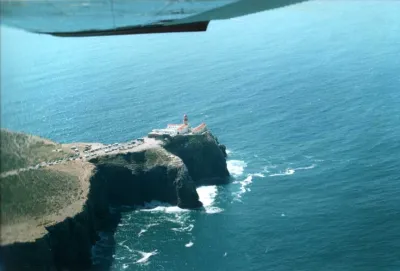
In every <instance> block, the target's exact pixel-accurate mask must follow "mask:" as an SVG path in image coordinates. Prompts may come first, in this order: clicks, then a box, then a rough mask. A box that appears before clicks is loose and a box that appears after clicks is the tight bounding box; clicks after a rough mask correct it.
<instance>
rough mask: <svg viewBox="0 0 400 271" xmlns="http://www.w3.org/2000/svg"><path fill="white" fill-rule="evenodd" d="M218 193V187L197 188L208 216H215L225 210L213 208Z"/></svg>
mask: <svg viewBox="0 0 400 271" xmlns="http://www.w3.org/2000/svg"><path fill="white" fill-rule="evenodd" d="M217 193H218V190H217V186H216V185H210V186H201V187H198V188H197V194H199V199H200V201H201V202H202V203H203V207H204V208H205V210H206V213H208V214H215V213H220V212H222V211H223V209H221V208H218V207H216V206H213V205H214V202H215V197H216V196H217Z"/></svg>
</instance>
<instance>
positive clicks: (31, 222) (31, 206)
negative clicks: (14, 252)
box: [0, 129, 93, 244]
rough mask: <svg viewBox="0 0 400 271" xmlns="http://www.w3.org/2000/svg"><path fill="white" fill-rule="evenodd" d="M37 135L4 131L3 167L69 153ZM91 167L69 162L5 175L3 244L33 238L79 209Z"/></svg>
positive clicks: (2, 188)
mask: <svg viewBox="0 0 400 271" xmlns="http://www.w3.org/2000/svg"><path fill="white" fill-rule="evenodd" d="M58 148H62V146H61V145H60V144H57V143H54V142H51V141H49V140H46V139H41V138H39V137H36V136H30V135H24V134H21V133H14V132H10V131H6V130H3V129H2V130H1V168H2V172H6V171H9V170H13V169H17V168H23V167H27V166H31V165H35V164H38V163H39V162H44V161H53V160H56V159H61V158H63V157H66V156H69V155H70V152H69V150H68V148H64V151H63V152H54V151H53V150H54V149H58ZM92 170H93V167H92V166H91V164H89V163H84V162H81V161H69V162H66V163H63V164H59V165H53V166H51V167H46V168H41V169H36V170H29V171H23V172H17V173H16V174H12V175H9V176H5V177H2V178H1V182H0V194H1V198H0V199H1V202H0V204H1V231H2V232H3V233H4V234H5V235H2V237H1V243H2V244H5V243H12V242H15V241H20V242H21V241H26V240H34V239H36V238H38V237H40V236H42V235H43V234H44V233H45V232H46V231H45V229H44V225H45V224H48V223H52V222H57V221H61V220H63V219H65V217H67V216H73V215H74V214H76V213H77V212H80V210H81V207H82V206H83V204H84V202H85V200H86V195H87V192H88V185H89V182H88V179H89V178H90V175H91V172H92Z"/></svg>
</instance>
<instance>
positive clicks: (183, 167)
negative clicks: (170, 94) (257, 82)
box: [0, 132, 229, 270]
mask: <svg viewBox="0 0 400 271" xmlns="http://www.w3.org/2000/svg"><path fill="white" fill-rule="evenodd" d="M19 136H20V134H19ZM148 142H149V143H147V144H146V140H145V142H144V143H143V144H141V145H138V146H137V147H135V148H131V149H127V148H125V147H123V148H122V147H121V149H120V150H114V151H113V152H112V153H110V154H109V153H105V152H104V153H101V154H99V155H96V156H95V157H93V158H91V159H90V160H86V159H82V158H80V159H77V160H73V161H71V160H67V161H65V162H60V164H57V165H53V166H47V167H45V168H35V169H29V170H28V171H19V170H18V169H17V170H14V169H13V171H12V172H11V173H8V172H6V173H5V174H3V175H2V183H1V184H2V187H1V188H2V189H1V193H2V195H1V196H2V197H1V199H2V206H5V207H6V209H4V208H2V209H3V210H6V213H3V212H2V221H1V222H2V225H1V226H2V236H1V245H2V246H1V248H0V252H1V261H0V264H3V266H0V268H1V267H3V269H4V270H33V269H34V270H88V269H89V268H90V266H91V259H90V255H91V247H92V245H93V244H94V243H95V242H96V240H98V232H99V231H103V230H106V231H110V232H113V231H115V229H116V227H117V225H118V222H119V221H118V219H119V218H118V216H116V217H113V216H112V215H111V214H110V212H109V207H110V205H117V206H118V205H142V204H144V203H145V202H149V201H151V200H158V201H161V202H167V203H170V204H172V205H178V206H179V207H181V208H198V207H201V206H202V203H201V202H200V201H199V196H198V194H197V191H196V187H197V186H199V185H203V184H222V183H226V182H227V181H228V177H229V172H228V170H227V167H226V160H225V158H226V152H225V147H224V146H223V145H220V144H219V143H218V140H217V139H216V138H215V137H214V136H213V135H212V134H211V133H208V132H207V133H205V134H202V135H186V136H177V137H174V138H169V139H167V140H165V141H157V142H153V141H150V140H149V141H148ZM35 144H36V143H35ZM46 144H47V143H46ZM48 144H49V150H50V149H52V148H51V146H53V145H54V144H55V143H51V142H50V143H48ZM46 146H47V145H46ZM2 148H3V146H2ZM51 154H53V152H52V153H51ZM41 155H42V156H43V155H44V156H46V157H47V156H49V155H50V154H49V155H48V154H47V153H45V154H41ZM2 159H3V157H2ZM5 159H6V157H5ZM38 161H39V162H40V161H41V160H40V159H39V160H38ZM24 166H25V165H24ZM67 177H68V178H67ZM54 178H56V179H54ZM63 178H66V179H65V181H66V182H68V183H70V185H69V186H65V187H67V188H68V189H67V190H65V188H63V187H64V186H63V185H64V184H63V182H62V181H63V180H64V179H63ZM55 181H57V182H55ZM26 184H29V185H30V187H31V188H29V189H31V191H34V193H31V194H30V195H29V197H27V199H26V200H25V199H24V200H21V201H20V202H18V204H14V203H15V201H16V200H17V198H18V195H19V194H20V193H19V192H21V189H27V188H26ZM54 185H56V186H57V187H54ZM37 187H40V189H35V188H37ZM60 189H61V190H63V191H64V194H62V193H60ZM4 191H7V193H8V194H7V195H3V192H4ZM24 193H25V192H24ZM70 194H71V195H70ZM66 195H67V196H68V197H65V196H66ZM5 198H6V199H7V202H4V199H5ZM54 199H58V200H56V202H54ZM59 201H62V202H59ZM4 203H5V204H4ZM53 204H54V205H53ZM50 207H51V208H50ZM20 210H24V212H22V213H19V212H20ZM15 213H19V216H17V217H15ZM11 218H12V219H11ZM5 230H6V232H7V234H8V235H7V238H5V236H4V235H3V233H4V232H5Z"/></svg>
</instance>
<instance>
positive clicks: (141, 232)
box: [138, 229, 147, 237]
mask: <svg viewBox="0 0 400 271" xmlns="http://www.w3.org/2000/svg"><path fill="white" fill-rule="evenodd" d="M146 231H147V229H141V230H140V232H139V233H138V237H140V236H142V234H143V233H145V232H146Z"/></svg>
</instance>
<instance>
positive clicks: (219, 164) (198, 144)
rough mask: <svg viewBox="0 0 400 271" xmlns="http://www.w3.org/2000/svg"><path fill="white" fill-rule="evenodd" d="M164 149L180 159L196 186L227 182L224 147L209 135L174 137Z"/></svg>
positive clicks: (227, 174) (227, 172)
mask: <svg viewBox="0 0 400 271" xmlns="http://www.w3.org/2000/svg"><path fill="white" fill-rule="evenodd" d="M164 148H165V149H166V150H168V151H169V152H171V153H173V154H175V155H176V156H178V157H180V158H181V159H182V161H183V162H184V163H185V165H186V166H187V168H188V170H189V175H190V176H191V177H192V179H193V181H194V182H195V183H196V185H197V186H200V185H212V184H225V183H227V182H228V181H229V171H228V168H227V164H226V156H227V155H226V147H225V146H224V145H221V144H219V142H218V139H217V138H216V137H214V136H213V135H212V134H211V133H209V132H207V133H205V134H202V135H191V136H184V135H183V136H176V137H174V138H173V139H171V140H169V141H167V142H166V143H165V145H164Z"/></svg>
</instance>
